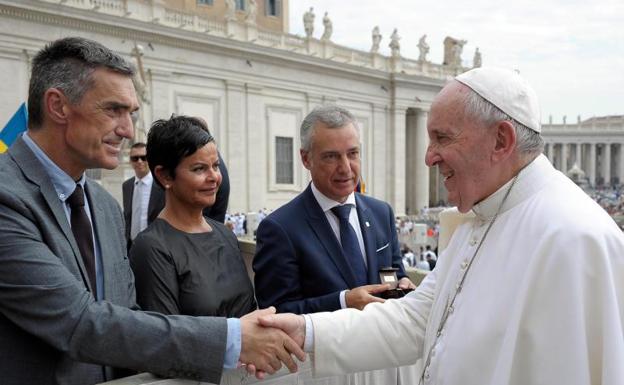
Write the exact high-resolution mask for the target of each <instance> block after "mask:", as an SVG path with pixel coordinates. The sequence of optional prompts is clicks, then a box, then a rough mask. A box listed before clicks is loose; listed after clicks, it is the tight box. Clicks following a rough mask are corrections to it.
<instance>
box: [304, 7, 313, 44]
mask: <svg viewBox="0 0 624 385" xmlns="http://www.w3.org/2000/svg"><path fill="white" fill-rule="evenodd" d="M314 17H315V16H314V8H313V7H310V10H309V11H307V12H306V13H304V14H303V29H304V30H305V34H306V37H307V38H308V39H309V38H311V37H312V34H313V33H314Z"/></svg>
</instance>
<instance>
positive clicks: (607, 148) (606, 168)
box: [602, 143, 611, 186]
mask: <svg viewBox="0 0 624 385" xmlns="http://www.w3.org/2000/svg"><path fill="white" fill-rule="evenodd" d="M602 177H603V178H604V184H605V186H610V185H611V143H605V144H604V148H603V152H602Z"/></svg>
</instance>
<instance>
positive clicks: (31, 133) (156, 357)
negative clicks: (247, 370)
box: [0, 38, 303, 385]
mask: <svg viewBox="0 0 624 385" xmlns="http://www.w3.org/2000/svg"><path fill="white" fill-rule="evenodd" d="M133 73H134V69H133V68H132V67H131V66H130V65H129V64H128V63H127V62H126V61H125V60H124V59H122V58H121V57H120V56H118V55H116V54H114V53H113V52H111V51H110V50H108V49H107V48H105V47H104V46H102V45H100V44H99V43H96V42H93V41H90V40H86V39H82V38H65V39H61V40H57V41H55V42H53V43H51V44H50V45H48V46H47V47H46V48H44V49H43V50H42V51H40V52H39V53H38V54H37V56H36V57H35V58H34V60H33V64H32V76H31V80H30V88H29V98H28V110H29V116H30V118H29V128H28V131H27V133H26V134H25V135H23V136H22V137H21V138H19V139H18V140H17V141H16V142H15V143H14V144H13V146H12V147H11V148H10V149H9V151H8V153H5V154H3V155H1V156H0V181H2V183H1V184H0V228H1V229H2V231H1V232H0V346H2V347H3V348H2V349H0V350H1V351H0V373H1V377H2V380H1V382H2V384H8V385H11V384H19V385H22V384H38V385H41V384H81V385H83V384H94V383H99V382H102V381H107V380H110V379H112V378H114V376H115V372H114V370H113V369H111V367H116V368H128V369H132V370H138V371H149V372H153V373H156V374H159V375H163V376H170V377H186V378H193V379H197V380H201V381H209V382H215V383H218V382H219V381H220V378H221V374H222V371H223V369H224V367H225V368H230V367H235V366H236V365H237V362H238V361H239V360H240V361H241V362H245V363H253V364H254V366H255V367H257V368H258V369H261V370H266V371H268V372H273V371H275V370H277V369H278V368H279V367H280V366H281V362H284V363H285V364H286V365H287V366H288V367H289V369H291V370H296V364H295V363H294V361H293V359H292V358H291V356H290V354H289V352H290V353H294V354H295V355H297V356H298V357H299V358H300V359H303V352H302V351H301V350H300V349H299V348H298V347H296V346H295V344H294V342H293V341H292V340H291V339H290V338H289V337H287V336H286V335H285V334H284V333H282V332H281V331H278V330H275V329H268V328H267V329H265V328H262V327H261V326H259V324H258V323H257V318H258V317H259V315H262V314H267V313H270V312H271V311H274V309H273V310H263V311H256V312H254V313H251V314H250V315H247V316H245V317H243V318H241V319H240V320H238V319H227V320H226V319H225V318H212V317H184V316H171V317H167V316H163V315H160V314H157V313H149V312H141V311H139V310H138V309H137V306H136V303H135V292H134V278H133V275H132V271H131V270H130V266H129V264H128V259H127V256H126V242H125V237H124V224H123V219H122V214H121V209H120V208H119V205H118V204H117V203H116V202H115V201H114V199H113V198H112V197H111V196H110V195H109V194H108V193H107V192H106V191H104V190H103V189H102V188H101V187H100V186H99V185H98V184H97V183H94V182H92V181H90V180H89V179H87V178H86V177H85V175H84V171H85V170H86V169H88V168H99V167H101V168H106V169H112V168H115V167H116V166H117V165H118V163H119V160H118V155H119V151H120V149H121V146H122V143H123V140H124V139H125V138H132V135H133V127H132V115H133V113H134V112H135V111H136V110H137V109H138V102H137V99H136V95H135V91H134V87H133V84H132V75H133ZM280 361H281V362H280Z"/></svg>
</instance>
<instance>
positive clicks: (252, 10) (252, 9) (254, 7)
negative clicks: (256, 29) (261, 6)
mask: <svg viewBox="0 0 624 385" xmlns="http://www.w3.org/2000/svg"><path fill="white" fill-rule="evenodd" d="M247 7H248V9H247V15H245V23H247V24H249V25H256V15H257V13H258V4H257V3H256V0H249V2H248V3H247Z"/></svg>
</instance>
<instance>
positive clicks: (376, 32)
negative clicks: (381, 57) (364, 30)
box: [371, 25, 381, 53]
mask: <svg viewBox="0 0 624 385" xmlns="http://www.w3.org/2000/svg"><path fill="white" fill-rule="evenodd" d="M379 43H381V33H379V26H377V25H376V26H375V28H373V46H372V47H371V52H372V53H378V52H379Z"/></svg>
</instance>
